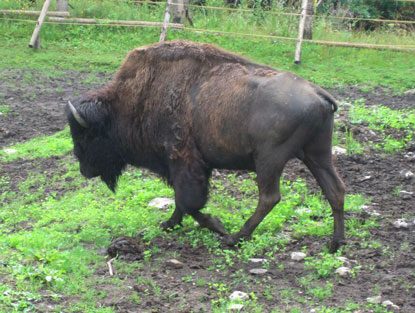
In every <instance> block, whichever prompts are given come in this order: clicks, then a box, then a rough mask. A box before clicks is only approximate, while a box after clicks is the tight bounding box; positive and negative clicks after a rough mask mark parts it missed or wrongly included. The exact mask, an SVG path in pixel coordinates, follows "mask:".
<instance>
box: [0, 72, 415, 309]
mask: <svg viewBox="0 0 415 313" xmlns="http://www.w3.org/2000/svg"><path fill="white" fill-rule="evenodd" d="M0 77H2V78H4V79H2V80H1V81H0V99H1V100H2V103H1V104H5V105H8V106H9V108H10V109H9V112H7V116H2V117H1V118H0V147H5V146H7V145H9V144H11V143H16V142H23V141H26V140H28V139H30V138H33V137H36V136H39V135H43V134H53V133H54V132H56V131H58V130H61V129H63V128H64V127H65V116H64V113H63V108H64V106H65V103H66V102H67V100H69V99H71V98H72V97H73V96H74V91H75V90H76V91H77V92H76V93H77V94H81V93H83V92H85V91H86V90H88V89H90V88H91V87H97V86H99V85H102V82H104V81H106V80H108V79H109V78H110V75H108V74H101V73H93V75H92V77H94V79H93V80H94V81H93V82H92V83H91V79H89V82H85V80H86V78H88V77H89V78H90V77H91V73H82V72H76V71H64V72H62V76H60V78H50V77H48V76H47V75H45V73H39V72H36V71H33V70H14V69H10V70H2V72H1V73H0ZM331 92H332V93H333V94H334V95H336V96H337V98H338V99H339V100H344V101H347V102H352V101H353V100H355V99H360V98H365V99H366V104H367V105H376V104H383V105H386V106H390V107H391V108H393V109H401V108H407V107H411V108H414V107H415V95H399V96H396V95H393V94H392V93H391V92H390V91H388V90H386V89H383V88H375V89H374V90H372V91H371V92H368V93H365V92H362V91H360V89H359V88H358V87H357V86H348V87H344V88H343V89H341V90H336V89H334V90H331ZM336 119H337V121H338V122H339V123H340V124H342V123H347V107H345V110H343V111H341V112H339V114H337V115H336ZM359 128H360V129H359V131H358V132H356V138H357V139H358V140H361V141H365V140H367V137H368V136H371V137H373V136H374V135H373V133H370V132H369V130H368V128H367V127H365V125H360V126H359ZM371 139H373V138H371ZM375 139H376V138H375ZM378 140H381V138H378ZM414 150H415V145H414V144H412V145H409V147H408V148H407V149H406V150H404V151H401V152H400V153H398V154H395V155H384V154H383V153H379V152H375V151H367V152H366V153H364V154H362V155H352V156H346V155H339V156H337V160H336V164H337V169H338V171H339V173H340V175H341V177H342V178H343V180H344V182H345V184H346V186H347V192H348V193H360V194H363V195H366V196H368V197H371V199H372V201H371V203H370V204H369V205H368V208H367V212H368V213H365V212H363V213H361V214H360V215H361V216H360V218H361V219H365V218H367V216H369V214H371V212H373V210H375V211H376V212H378V213H379V214H380V215H381V218H380V219H379V223H380V227H378V228H373V229H371V238H372V240H373V241H377V242H380V243H381V247H379V248H377V249H370V248H368V247H366V248H364V247H362V246H361V245H360V243H359V242H358V241H356V240H349V241H348V244H349V245H350V247H352V249H350V250H349V253H348V254H347V255H346V256H347V257H348V258H349V259H352V260H356V261H357V262H358V263H359V264H361V265H362V269H361V270H360V271H358V272H357V275H356V277H355V278H345V279H342V280H340V281H338V282H337V284H336V285H335V289H334V295H333V296H332V297H331V298H330V301H324V304H325V305H326V306H331V305H332V306H338V305H340V304H343V303H344V300H345V298H349V299H353V300H354V301H356V302H358V303H366V298H367V297H370V296H374V295H377V294H374V290H378V294H380V295H382V299H383V300H390V301H392V302H393V303H394V304H396V305H397V306H399V307H400V309H391V311H396V312H405V313H411V312H415V289H414V285H415V178H406V177H404V175H403V174H402V171H411V172H413V173H415V160H414V159H413V158H412V159H411V158H410V157H408V155H410V154H409V152H415V151H414ZM405 156H406V157H405ZM60 160H61V157H56V158H51V159H46V160H42V159H39V160H34V161H15V162H10V163H8V164H5V163H3V164H1V166H2V167H1V170H2V171H5V172H6V174H7V175H8V176H10V177H13V180H12V183H11V185H10V186H9V188H10V189H14V186H16V185H17V184H18V183H19V182H21V181H23V180H25V179H26V177H27V175H28V173H29V172H31V171H34V172H43V171H44V170H45V169H48V171H49V172H50V173H53V172H55V171H56V172H60V171H61V169H60V167H59V163H60ZM284 175H285V179H290V180H295V179H296V177H299V176H301V177H306V180H307V184H308V186H309V187H310V188H311V189H314V190H318V188H317V186H316V184H315V182H314V180H313V179H312V177H311V175H310V174H309V172H308V171H307V170H306V169H305V167H304V166H303V165H302V164H301V163H300V162H299V161H295V160H293V161H290V162H289V164H288V166H287V168H286V170H285V172H284ZM217 176H219V177H220V176H221V172H219V173H218V174H217ZM240 177H241V179H243V178H244V177H245V176H244V175H243V174H241V175H240ZM224 179H225V178H224ZM13 185H14V186H13ZM51 192H54V193H57V194H58V195H59V194H60V193H64V192H65V190H60V189H59V187H57V186H51V187H50V190H45V193H51ZM235 192H238V191H237V190H236V191H235ZM398 218H406V220H407V221H408V222H409V227H408V228H396V227H395V226H393V222H395V221H396V220H397V219H398ZM411 223H412V224H411ZM326 243H327V242H325V241H324V240H323V239H321V238H318V239H313V238H310V237H305V238H300V239H297V240H295V241H293V242H292V243H290V244H289V245H288V247H287V249H286V251H284V252H280V253H279V254H278V255H277V258H276V259H277V261H276V262H271V265H270V267H269V271H268V273H267V274H266V275H265V276H262V277H258V276H249V275H248V276H249V282H248V283H249V284H250V285H251V288H252V289H253V290H254V291H255V294H256V295H257V296H258V302H259V303H261V304H263V305H264V308H265V312H270V311H271V310H272V309H276V308H278V309H279V310H280V311H283V312H284V311H289V309H290V308H291V307H290V304H289V303H288V302H283V301H282V302H280V303H275V301H276V299H278V295H279V294H280V292H281V291H282V290H284V289H290V288H300V285H299V282H298V279H297V278H298V277H301V276H302V275H303V274H304V272H305V269H304V266H303V265H302V264H301V263H295V262H292V261H291V260H290V253H291V252H292V251H299V250H301V247H303V246H307V247H308V251H309V252H310V254H317V253H319V252H320V251H322V249H323V247H324V245H325V244H326ZM154 244H157V245H158V246H159V247H161V250H162V251H163V252H162V253H161V254H160V255H158V256H156V258H157V259H163V254H165V253H171V252H173V251H176V252H177V253H178V258H179V259H180V260H181V261H182V262H183V263H184V266H183V268H181V269H170V268H168V267H166V266H165V265H164V263H160V264H161V265H160V264H158V266H159V268H158V270H157V271H152V270H151V266H152V265H151V264H144V266H143V267H141V268H139V269H137V271H139V274H140V275H141V276H144V277H146V276H148V277H151V278H152V279H153V280H154V281H155V282H156V283H157V284H158V285H159V286H161V288H162V289H163V290H162V293H163V294H164V291H166V294H167V291H169V293H168V294H169V295H171V297H172V298H171V299H170V300H169V301H163V300H162V298H163V297H159V296H157V295H155V294H153V293H152V292H149V291H148V290H147V289H145V288H143V286H140V285H137V283H136V282H135V280H134V279H133V278H132V277H131V275H130V276H128V275H126V274H119V275H120V278H121V279H122V280H124V283H125V285H128V286H130V287H131V288H130V289H129V290H130V291H129V292H130V293H138V294H139V296H140V298H141V299H142V302H141V303H139V304H138V303H132V302H131V301H129V300H128V299H129V297H128V296H129V295H126V294H125V291H123V292H122V293H120V292H119V291H117V289H116V288H114V286H113V285H106V284H103V285H102V286H97V288H98V289H102V290H103V291H105V292H106V296H105V297H104V298H103V299H100V300H97V301H100V302H101V304H102V305H103V306H112V307H114V308H115V311H117V312H167V311H169V310H171V306H172V304H173V305H176V304H177V311H176V312H191V311H194V312H203V311H207V312H209V310H210V299H211V298H212V297H214V294H213V293H212V291H211V290H210V289H209V288H207V286H196V285H191V284H187V283H184V282H183V281H182V278H183V277H186V276H189V275H193V276H196V277H200V278H203V277H206V278H209V277H211V276H212V275H217V276H218V277H217V279H218V280H221V281H223V282H225V283H226V282H228V281H230V280H232V277H231V274H232V273H234V272H236V271H237V270H239V269H244V270H249V269H250V268H254V267H258V266H257V265H254V264H244V263H237V264H234V265H233V266H231V267H230V268H229V272H228V274H227V275H224V274H219V273H215V272H212V271H208V270H207V268H208V267H209V266H210V265H211V260H210V259H211V256H210V255H209V253H208V251H207V249H206V248H205V247H203V246H200V247H197V248H193V247H189V246H186V245H183V244H180V243H178V242H167V241H162V240H160V241H159V242H155V243H154ZM384 247H389V250H390V251H392V253H388V254H384V253H382V249H383V248H384ZM258 257H261V256H258ZM277 263H278V264H277ZM281 264H283V265H284V271H283V272H281V271H279V270H278V269H277V265H281ZM95 275H97V276H107V275H108V269H107V267H106V265H105V264H103V266H102V268H101V269H100V270H98V271H97V272H96V274H95ZM267 285H268V286H271V287H272V290H273V293H274V294H275V295H276V297H274V299H273V300H272V301H271V300H267V297H265V296H264V291H265V289H266V286H267ZM244 289H245V288H244V283H243V282H241V283H240V290H244ZM173 291H174V292H173ZM280 300H281V299H280ZM64 302H67V303H66V304H70V302H71V300H70V299H67V300H65V301H64ZM175 303H176V304H175ZM54 304H57V303H54V302H53V301H51V302H48V303H39V306H38V307H39V309H40V311H42V312H48V311H51V310H52V309H53V306H54ZM60 304H62V303H60ZM298 305H300V306H301V305H302V306H303V307H302V309H303V310H304V312H308V311H309V307H308V306H307V303H303V304H298V303H297V304H296V306H298ZM360 312H363V311H360Z"/></svg>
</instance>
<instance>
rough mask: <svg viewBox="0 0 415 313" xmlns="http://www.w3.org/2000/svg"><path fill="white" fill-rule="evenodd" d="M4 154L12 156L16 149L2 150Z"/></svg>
mask: <svg viewBox="0 0 415 313" xmlns="http://www.w3.org/2000/svg"><path fill="white" fill-rule="evenodd" d="M3 151H4V152H5V153H7V154H13V153H16V152H17V150H16V149H4V150H3Z"/></svg>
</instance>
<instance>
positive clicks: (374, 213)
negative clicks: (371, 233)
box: [368, 210, 380, 216]
mask: <svg viewBox="0 0 415 313" xmlns="http://www.w3.org/2000/svg"><path fill="white" fill-rule="evenodd" d="M368 213H369V214H370V215H372V216H380V213H379V212H378V211H376V210H373V211H370V212H368Z"/></svg>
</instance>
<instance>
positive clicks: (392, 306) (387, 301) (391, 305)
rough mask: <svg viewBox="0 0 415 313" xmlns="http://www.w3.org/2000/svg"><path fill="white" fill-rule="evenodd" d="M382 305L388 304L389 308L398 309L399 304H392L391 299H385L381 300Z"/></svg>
mask: <svg viewBox="0 0 415 313" xmlns="http://www.w3.org/2000/svg"><path fill="white" fill-rule="evenodd" d="M382 305H384V306H390V307H391V308H394V309H396V310H399V306H397V305H396V304H394V303H393V302H392V301H390V300H385V301H383V302H382Z"/></svg>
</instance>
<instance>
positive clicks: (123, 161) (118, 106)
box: [66, 40, 345, 251]
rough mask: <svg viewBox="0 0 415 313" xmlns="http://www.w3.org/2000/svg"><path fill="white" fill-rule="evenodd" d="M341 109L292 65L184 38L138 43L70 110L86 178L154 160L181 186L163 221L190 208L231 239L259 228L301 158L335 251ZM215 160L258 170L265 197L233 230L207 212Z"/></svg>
mask: <svg viewBox="0 0 415 313" xmlns="http://www.w3.org/2000/svg"><path fill="white" fill-rule="evenodd" d="M336 109H337V104H336V101H335V99H334V98H333V97H332V96H331V95H330V94H329V93H328V92H327V91H325V90H323V89H322V88H320V87H318V86H316V85H314V84H312V83H310V82H307V81H305V80H303V79H302V78H300V77H298V76H296V75H294V74H292V73H289V72H282V71H278V70H276V69H274V68H272V67H268V66H265V65H260V64H257V63H254V62H251V61H249V60H247V59H245V58H243V57H241V56H238V55H236V54H233V53H230V52H227V51H224V50H222V49H220V48H218V47H216V46H214V45H210V44H201V43H193V42H190V41H185V40H176V41H171V42H163V43H158V44H154V45H149V46H145V47H140V48H136V49H134V50H133V51H131V52H130V53H129V54H128V56H127V58H126V59H125V61H124V62H123V64H122V65H121V67H120V68H119V70H118V71H117V73H116V74H115V76H114V78H113V80H112V81H111V82H110V83H109V84H108V85H107V86H105V87H103V88H102V89H99V90H95V91H90V92H88V93H86V94H85V95H83V96H81V97H80V98H79V99H76V100H74V101H73V102H69V103H68V105H67V109H66V112H67V117H68V122H69V125H70V130H71V135H72V138H73V142H74V154H75V156H76V157H77V159H78V160H79V162H80V171H81V173H82V174H83V175H84V176H85V177H86V178H92V177H97V176H100V177H101V179H102V180H103V181H104V182H105V183H106V184H107V186H108V187H109V188H110V189H111V190H113V191H114V190H115V188H116V184H117V179H118V177H119V176H120V175H121V173H122V171H123V169H124V168H125V166H126V165H127V164H130V165H133V166H135V167H144V168H147V169H150V170H151V171H153V172H155V173H157V174H159V175H160V176H161V177H163V178H165V179H166V181H167V183H168V184H169V185H170V186H172V187H173V189H174V191H175V204H176V208H175V210H174V212H173V214H172V216H171V217H170V219H168V220H167V221H166V222H164V223H163V224H162V226H163V228H164V229H170V228H173V227H174V226H176V225H180V224H181V221H182V218H183V215H184V214H186V213H187V214H190V215H191V216H192V217H193V218H194V219H195V220H196V221H197V222H198V223H199V224H200V226H201V227H207V228H209V229H211V230H212V231H214V232H216V233H219V234H220V235H222V236H223V239H224V242H225V243H226V244H228V245H235V244H237V243H238V242H239V241H240V239H243V238H246V237H249V236H250V235H251V234H252V232H253V231H254V230H255V228H256V227H257V226H258V224H259V223H260V222H261V221H262V220H263V219H264V217H265V216H266V215H267V214H268V213H269V212H270V211H271V210H272V208H273V207H274V206H275V205H276V204H277V203H278V202H279V201H280V198H281V196H280V187H279V184H280V177H281V173H282V171H283V169H284V166H285V165H286V163H287V161H288V160H290V159H291V158H295V157H296V158H299V159H301V160H302V161H303V162H304V163H305V165H306V166H307V167H308V168H309V169H310V171H311V173H312V174H313V175H314V177H315V178H316V179H317V182H318V183H319V185H320V186H321V188H322V190H323V192H324V194H325V196H326V197H327V199H328V201H329V203H330V205H331V207H332V211H333V215H334V233H333V238H332V241H331V245H330V249H331V251H336V250H337V249H338V247H339V246H340V245H341V244H343V242H344V209H343V207H344V194H345V187H344V184H343V182H342V180H341V179H340V178H339V176H338V175H337V173H336V171H335V169H334V167H333V162H332V131H333V115H334V112H335V111H336ZM214 168H218V169H233V170H249V171H255V172H256V173H257V184H258V190H259V202H258V206H257V208H256V210H255V213H254V214H253V215H252V217H250V218H249V219H248V220H247V221H246V223H245V224H244V225H243V227H242V228H241V230H240V231H239V232H236V233H234V234H228V233H227V232H226V230H225V228H224V226H223V225H222V223H221V222H220V220H219V219H217V218H215V217H212V216H210V215H208V214H204V213H202V212H201V209H202V208H203V207H204V205H205V203H206V200H207V197H208V185H209V178H210V175H211V172H212V169H214Z"/></svg>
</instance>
